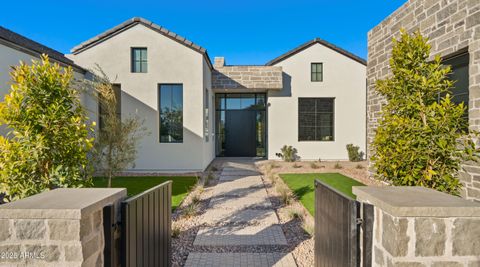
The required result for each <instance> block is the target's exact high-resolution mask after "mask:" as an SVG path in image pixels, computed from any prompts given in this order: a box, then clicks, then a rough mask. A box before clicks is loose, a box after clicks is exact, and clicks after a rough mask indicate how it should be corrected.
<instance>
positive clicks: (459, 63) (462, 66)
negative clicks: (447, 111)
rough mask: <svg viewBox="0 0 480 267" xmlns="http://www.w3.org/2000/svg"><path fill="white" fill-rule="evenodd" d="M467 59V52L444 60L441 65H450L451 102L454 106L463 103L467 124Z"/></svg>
mask: <svg viewBox="0 0 480 267" xmlns="http://www.w3.org/2000/svg"><path fill="white" fill-rule="evenodd" d="M468 63H469V57H468V52H464V53H460V54H458V55H456V56H452V57H450V58H448V59H446V60H445V61H444V62H443V64H444V65H450V66H451V68H452V73H451V74H450V77H449V79H450V80H452V81H454V83H453V87H452V88H451V89H450V94H451V96H452V101H453V102H454V103H455V104H460V103H462V102H463V105H464V106H465V108H466V109H465V114H464V118H465V120H466V121H467V122H468V100H469V91H468V86H469V80H468V79H469V78H468V77H469V74H468Z"/></svg>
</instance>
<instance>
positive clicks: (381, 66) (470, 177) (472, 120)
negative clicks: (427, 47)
mask: <svg viewBox="0 0 480 267" xmlns="http://www.w3.org/2000/svg"><path fill="white" fill-rule="evenodd" d="M401 28H405V29H407V30H408V31H414V30H417V29H419V30H420V32H421V33H422V34H423V35H424V36H427V37H428V38H429V39H430V44H431V46H432V58H433V56H434V55H440V56H447V55H449V54H452V53H454V52H456V51H459V50H461V49H463V48H467V47H468V51H469V54H470V67H469V75H470V101H469V124H470V129H472V130H480V1H478V0H450V1H440V0H410V1H408V2H407V3H405V4H404V5H403V6H401V7H400V8H399V9H398V10H396V11H395V12H394V13H393V14H391V15H390V16H389V17H387V18H386V19H385V20H384V21H383V22H381V23H380V24H379V25H378V26H376V27H375V28H373V29H372V30H371V31H370V32H369V33H368V65H367V79H368V89H367V151H368V155H371V147H370V143H371V142H372V139H373V137H374V135H375V128H376V127H377V125H378V124H377V122H378V119H379V117H380V109H381V105H382V103H384V99H383V98H382V97H381V96H379V95H378V94H377V92H376V91H375V81H376V80H378V79H383V78H385V77H387V76H388V75H389V74H390V70H389V58H390V55H391V50H392V38H393V37H395V36H398V34H399V30H400V29H401ZM460 178H461V181H462V183H463V184H464V190H463V192H462V196H463V197H465V198H467V199H476V200H480V166H478V165H477V164H466V166H465V168H464V172H462V173H461V175H460Z"/></svg>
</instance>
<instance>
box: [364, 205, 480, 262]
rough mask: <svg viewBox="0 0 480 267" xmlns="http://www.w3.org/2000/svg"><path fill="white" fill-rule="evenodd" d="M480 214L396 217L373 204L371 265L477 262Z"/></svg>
mask: <svg viewBox="0 0 480 267" xmlns="http://www.w3.org/2000/svg"><path fill="white" fill-rule="evenodd" d="M479 238H480V217H474V218H472V217H397V216H392V215H390V214H388V213H386V212H384V211H382V210H381V209H379V208H375V225H374V232H373V266H389V267H390V266H392V267H394V266H411V267H427V266H431V267H447V266H448V267H463V266H465V267H475V266H480V257H479V256H480V246H479Z"/></svg>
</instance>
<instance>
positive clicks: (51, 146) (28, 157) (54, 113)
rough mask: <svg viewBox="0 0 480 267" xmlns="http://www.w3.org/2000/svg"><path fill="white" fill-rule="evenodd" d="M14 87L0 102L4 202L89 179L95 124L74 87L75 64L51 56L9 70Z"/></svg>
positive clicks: (82, 183) (0, 186) (0, 185)
mask: <svg viewBox="0 0 480 267" xmlns="http://www.w3.org/2000/svg"><path fill="white" fill-rule="evenodd" d="M11 77H12V80H13V83H12V86H11V89H10V92H9V94H8V95H6V96H5V99H4V101H3V102H1V103H0V125H2V126H4V127H7V128H6V129H7V133H6V136H5V137H3V136H0V152H1V153H0V192H1V193H4V194H5V201H13V200H16V199H20V198H24V197H28V196H31V195H34V194H37V193H40V192H42V191H45V190H49V189H54V188H59V187H82V186H85V185H88V184H90V182H91V171H92V168H91V165H90V163H89V162H90V161H89V158H88V155H87V154H89V152H90V151H91V149H92V147H93V141H94V140H93V138H91V137H90V136H91V133H92V132H93V128H92V127H93V125H88V124H87V117H86V114H85V111H84V109H83V108H82V106H81V104H80V100H79V99H80V96H79V91H78V90H76V89H75V88H73V87H72V78H73V73H72V69H71V68H62V67H60V66H59V65H58V64H52V63H50V61H49V59H48V57H47V56H42V59H41V62H38V61H33V62H32V64H31V65H26V64H24V63H21V65H20V66H17V67H15V68H14V70H13V71H12V73H11Z"/></svg>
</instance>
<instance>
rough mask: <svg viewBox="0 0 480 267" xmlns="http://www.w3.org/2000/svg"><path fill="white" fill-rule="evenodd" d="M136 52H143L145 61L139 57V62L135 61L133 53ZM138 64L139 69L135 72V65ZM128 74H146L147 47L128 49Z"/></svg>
mask: <svg viewBox="0 0 480 267" xmlns="http://www.w3.org/2000/svg"><path fill="white" fill-rule="evenodd" d="M136 50H145V53H146V56H145V58H146V59H145V60H143V59H142V58H141V56H140V59H139V60H136V58H135V51H136ZM136 62H139V63H140V69H139V70H137V69H136V68H135V63H136ZM142 63H145V66H146V68H145V70H143V68H142ZM130 72H131V73H148V48H147V47H131V48H130Z"/></svg>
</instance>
